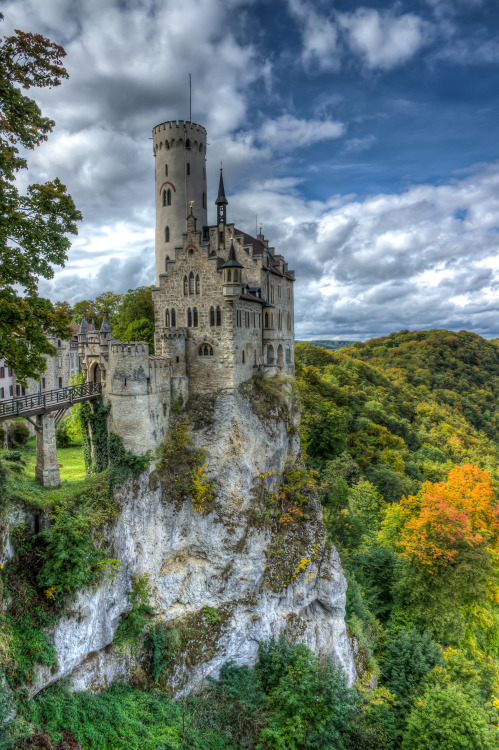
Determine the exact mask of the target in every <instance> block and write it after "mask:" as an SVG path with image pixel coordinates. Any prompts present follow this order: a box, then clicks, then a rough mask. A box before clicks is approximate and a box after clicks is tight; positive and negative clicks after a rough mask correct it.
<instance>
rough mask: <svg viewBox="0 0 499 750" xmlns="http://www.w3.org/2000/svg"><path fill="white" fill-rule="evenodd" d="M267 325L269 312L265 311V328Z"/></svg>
mask: <svg viewBox="0 0 499 750" xmlns="http://www.w3.org/2000/svg"><path fill="white" fill-rule="evenodd" d="M268 327H269V314H268V313H265V328H268Z"/></svg>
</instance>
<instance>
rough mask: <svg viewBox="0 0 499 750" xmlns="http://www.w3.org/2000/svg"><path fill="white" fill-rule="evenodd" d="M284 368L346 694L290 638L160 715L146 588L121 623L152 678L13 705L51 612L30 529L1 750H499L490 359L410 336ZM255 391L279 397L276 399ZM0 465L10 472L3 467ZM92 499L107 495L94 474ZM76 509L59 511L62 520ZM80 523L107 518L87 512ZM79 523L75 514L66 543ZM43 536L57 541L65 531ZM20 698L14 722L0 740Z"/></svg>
mask: <svg viewBox="0 0 499 750" xmlns="http://www.w3.org/2000/svg"><path fill="white" fill-rule="evenodd" d="M118 322H119V321H118ZM296 365H297V372H296V386H294V387H295V388H296V390H297V391H298V394H299V396H300V399H301V402H302V427H301V431H302V435H301V437H302V446H303V450H304V459H305V462H306V463H307V465H308V468H309V469H311V470H313V471H311V472H309V473H307V477H308V479H307V481H309V480H310V483H316V484H317V491H318V497H319V499H320V500H321V502H322V504H323V515H324V519H325V522H326V526H327V531H328V542H327V543H328V544H331V545H335V546H336V548H337V549H338V551H339V553H340V556H341V560H342V564H343V568H344V570H345V573H346V575H347V578H348V583H349V586H348V593H347V623H348V627H349V630H350V634H351V636H352V644H353V646H354V649H355V654H356V663H357V667H358V671H359V675H360V679H359V681H358V683H357V684H356V685H355V686H354V687H353V688H351V689H349V688H347V686H346V684H345V679H344V676H343V674H342V672H341V670H340V669H338V668H335V667H334V666H333V665H332V664H331V663H330V662H326V663H321V662H320V661H319V659H317V657H315V656H314V655H313V654H312V653H311V652H310V651H308V649H307V648H306V647H305V646H304V645H303V644H301V643H300V631H299V628H298V625H299V623H298V624H297V628H298V629H297V631H296V634H295V636H296V637H295V639H294V640H293V639H291V640H286V638H285V637H284V636H283V637H281V638H279V639H278V640H270V641H268V642H262V643H261V645H260V651H259V659H258V663H257V664H256V666H255V667H254V668H253V669H248V668H247V667H241V668H237V667H235V666H234V664H227V665H225V666H224V668H223V669H222V672H221V676H220V681H219V682H217V683H215V682H211V681H207V684H206V686H205V690H204V691H203V692H202V693H201V694H200V695H198V696H191V697H189V698H185V699H182V698H181V699H177V700H174V699H173V698H172V696H171V695H170V694H169V693H168V691H167V690H165V689H164V687H163V686H162V683H161V680H160V679H159V677H158V676H160V674H161V669H162V668H163V667H161V665H162V664H163V666H164V665H165V664H168V661H169V659H171V658H173V657H172V654H174V653H175V652H176V649H178V648H180V646H179V643H180V641H179V642H178V643H177V642H173V641H172V640H171V639H170V640H168V638H169V637H170V636H168V632H169V631H168V630H167V629H165V628H163V629H162V628H159V629H157V628H156V629H155V628H154V627H152V626H151V609H150V607H149V604H148V600H147V590H146V588H144V590H142V589H140V586H139V583H140V582H138V583H137V582H136V588H134V593H133V597H134V598H133V608H132V611H131V613H130V619H129V621H128V620H125V621H123V622H125V623H127V625H126V627H128V628H129V629H130V628H131V630H130V633H131V634H132V635H133V637H134V638H135V639H136V640H137V642H139V641H140V639H143V640H144V639H145V640H144V644H145V649H146V652H147V653H148V654H149V658H150V659H151V664H152V668H151V670H152V671H151V675H149V677H147V678H146V677H145V676H144V675H140V674H138V675H137V679H136V684H134V685H132V686H124V685H113V686H111V688H110V689H109V690H108V691H104V692H102V693H100V694H92V693H90V692H82V693H78V694H70V693H69V692H68V691H67V688H65V687H64V686H62V687H61V685H59V684H57V685H55V686H53V687H49V688H47V689H45V690H43V691H42V693H41V694H40V695H39V696H38V697H37V698H36V699H35V700H32V701H26V700H25V694H24V693H23V688H22V683H21V680H20V679H19V677H18V673H19V664H21V666H23V665H24V667H25V668H26V665H28V667H29V666H30V665H31V663H32V662H36V661H40V660H41V659H40V654H39V653H38V652H39V651H40V649H41V648H42V647H45V645H46V639H45V640H44V636H43V632H42V629H41V625H40V622H41V620H40V622H38V620H36V622H35V620H33V618H32V617H31V615H30V617H31V620H30V619H29V618H28V614H30V613H32V612H38V611H42V610H43V612H45V610H47V607H49V608H50V607H52V606H53V604H52V601H51V600H47V599H46V596H45V598H43V591H44V588H43V586H42V587H40V585H38V583H37V581H38V579H39V578H40V576H41V578H42V579H43V576H44V571H45V570H46V568H47V560H49V561H50V560H51V559H52V558H51V557H50V556H48V557H47V559H45V563H44V564H45V567H40V564H41V563H43V561H44V558H43V554H42V553H43V550H44V549H45V547H44V546H43V545H42V541H43V544H45V545H46V542H47V539H46V538H45V537H47V534H48V532H47V531H45V532H44V531H42V532H41V533H40V534H39V535H38V537H40V539H41V541H40V539H38V537H36V538H33V540H34V541H33V543H34V544H35V547H33V549H32V548H31V547H29V548H28V547H27V548H25V547H22V548H21V550H20V552H19V554H18V557H17V558H16V559H15V560H14V562H13V563H12V562H10V563H8V564H7V565H6V568H5V570H3V571H2V573H1V574H0V582H1V583H2V586H3V590H4V591H5V594H6V596H11V594H10V593H9V592H12V591H13V590H14V589H15V587H16V586H17V587H18V586H19V581H20V580H22V577H21V578H20V569H19V561H20V560H25V559H26V560H31V559H32V558H31V557H30V555H34V554H35V552H36V555H37V556H36V555H35V557H33V559H36V560H37V565H38V567H37V568H36V570H32V571H31V573H32V575H31V573H30V575H31V578H30V582H29V583H30V587H26V586H25V588H24V592H25V596H24V598H23V599H22V614H23V617H24V619H23V620H21V619H19V618H18V619H17V620H15V621H10V620H9V617H10V615H9V611H10V610H9V611H7V612H6V613H5V612H4V615H3V621H2V631H1V633H0V636H1V637H0V665H1V666H2V668H3V671H4V673H5V675H6V681H4V683H3V687H2V688H0V704H1V705H0V711H2V713H3V717H4V721H3V722H2V723H1V725H0V748H2V747H5V748H8V747H10V748H12V747H15V748H16V749H17V750H21V748H22V749H23V750H37V749H38V748H46V749H48V750H63V748H72V749H73V750H120V749H121V748H122V749H123V750H125V748H126V749H127V750H128V748H137V750H138V748H140V749H141V750H143V749H144V750H145V749H146V748H150V749H151V750H187V749H189V750H191V748H192V749H196V748H197V749H198V750H208V749H211V750H223V749H224V750H250V749H251V748H253V749H254V750H258V749H260V750H367V749H372V750H374V749H376V750H377V749H378V748H386V750H436V749H437V748H438V750H492V749H493V748H497V749H499V731H498V723H499V659H498V649H499V508H498V505H497V497H498V494H497V493H498V491H499V470H498V458H499V422H498V418H497V413H496V394H497V392H498V390H499V349H498V348H497V344H496V342H490V341H485V340H484V339H482V338H480V337H479V336H476V335H475V334H471V333H466V332H460V333H457V334H456V333H452V332H448V331H424V332H413V333H409V332H407V331H405V332H401V333H399V334H392V335H391V336H388V337H386V338H382V339H376V340H373V341H368V342H366V343H364V344H360V343H356V344H354V345H352V346H351V347H349V348H344V349H342V350H341V351H327V350H325V349H323V348H320V347H317V346H314V345H312V344H307V343H300V344H298V345H297V347H296ZM257 381H258V383H259V384H260V388H264V386H265V385H266V388H264V390H265V392H267V391H269V393H271V395H272V394H273V398H276V397H277V396H278V393H279V392H280V388H281V386H280V385H279V381H268V380H263V379H262V378H260V379H257ZM276 389H277V390H276ZM267 395H269V394H268V393H267ZM266 403H267V402H266ZM271 404H272V399H271V400H270V401H269V402H268V408H269V409H271V408H272V406H271ZM12 453H13V452H12V451H11V452H10V454H12ZM14 453H15V452H14ZM22 455H23V456H24V459H22V457H21V459H22V460H24V461H27V462H28V465H27V468H26V469H22V468H21V467H20V466H18V467H17V471H16V472H14V473H13V469H12V468H11V469H9V470H8V473H9V474H12V476H11V477H10V480H9V481H10V484H8V487H13V488H15V490H16V492H17V494H18V495H19V493H21V492H22V491H24V490H23V488H25V487H28V484H27V483H28V479H29V477H28V476H25V475H27V473H28V469H29V461H28V456H27V454H26V452H25V453H24V454H22ZM3 457H4V458H6V459H7V460H6V461H5V463H4V464H3V465H4V471H5V470H6V468H7V465H12V459H15V458H16V456H15V455H7V454H5V455H4V456H3ZM22 460H21V463H22ZM300 472H301V473H300ZM300 472H298V473H295V474H296V476H295V475H293V476H294V479H295V481H298V478H299V477H298V474H299V475H300V477H301V474H302V473H303V475H305V473H306V472H304V471H303V470H300ZM314 472H315V473H314ZM14 480H15V481H14ZM89 481H91V482H93V483H94V484H95V482H100V483H103V482H105V474H102V475H98V477H96V478H87V480H85V482H89ZM287 481H288V490H289V486H290V477H289V476H288V480H287ZM99 486H100V485H99ZM102 486H104V484H103V485H102ZM105 486H107V485H105ZM78 487H79V485H75V491H76V492H80V493H81V490H79V489H78ZM297 487H298V485H297ZM297 487H295V488H294V489H295V490H296V489H297ZM298 489H299V487H298ZM96 497H97V496H96ZM106 497H107V495H106ZM72 498H73V496H71V497H70V496H69V495H68V498H66V500H64V499H63V500H61V499H60V498H59V499H58V500H57V503H56V507H55V510H56V511H57V513H59V515H60V513H61V509H62V511H64V509H65V507H66V506H67V504H68V502H69V501H70V500H71V502H72V503H73V499H72ZM92 498H93V495H92ZM99 498H100V495H99ZM99 498H97V499H98V500H99ZM94 501H95V498H94V499H93V500H92V502H94ZM26 502H28V501H27V500H26ZM31 502H32V503H37V502H39V501H38V500H37V498H36V497H35V496H34V497H33V499H32V501H31ZM75 502H76V501H75ZM99 502H100V500H99ZM65 504H66V505H65ZM73 505H74V503H73ZM73 505H70V506H68V507H70V508H73ZM74 507H76V505H74ZM103 507H104V506H103ZM106 507H107V506H106ZM301 507H302V506H301V504H300V502H297V507H296V509H295V511H296V518H293V519H290V517H289V515H286V514H283V516H282V519H281V520H282V522H283V523H291V522H292V523H293V524H295V525H296V528H297V530H299V529H300V528H301V526H300V524H301V522H302V521H301V520H300V519H302V520H303V522H305V521H306V519H307V515H306V514H305V513H304V512H303V507H302V509H301V510H300V508H301ZM92 508H93V509H97V511H98V512H99V513H100V514H102V509H100V508H101V506H100V505H99V504H95V502H94V505H92ZM99 509H100V510H99ZM83 510H84V511H85V513H87V512H88V508H87V506H86V505H85V506H84V508H83ZM92 512H94V510H92ZM98 517H99V518H100V515H99V516H98ZM85 518H87V516H85ZM89 518H90V516H89ZM74 519H75V514H74V510H73V511H72V516H71V522H70V524H68V529H67V530H68V533H69V531H71V533H72V531H73V526H74ZM280 522H281V521H280ZM52 528H53V535H55V534H56V533H59V531H63V532H64V534H66V527H64V528H62V529H60V528H59V526H57V524H53V526H52ZM58 529H59V531H58ZM81 529H82V531H83V532H84V533H83V535H81V538H79V544H80V546H78V547H76V546H75V545H73V552H75V551H76V552H75V554H73V557H72V562H71V564H72V565H73V567H74V568H75V569H77V570H78V571H80V567H81V565H86V562H85V560H86V559H87V558H85V554H88V543H87V537H86V529H87V526H82V527H81ZM35 536H36V535H35ZM47 538H48V537H47ZM61 538H65V537H61ZM37 540H38V541H37ZM48 541H49V542H50V539H48ZM17 544H18V542H17ZM36 545H38V546H36ZM66 548H67V545H66V544H60V543H59V546H57V550H59V549H60V550H62V551H63V552H64V551H65V550H66ZM80 550H83V553H85V554H82V553H81V551H80ZM283 551H284V550H283V549H276V555H279V554H282V553H283ZM16 560H17V562H16ZM305 562H307V561H305ZM80 563H81V565H80ZM16 565H17V567H16ZM75 566H76V567H75ZM87 567H88V566H87ZM82 570H83V568H82ZM298 570H299V568H298ZM83 572H84V573H85V575H87V574H88V570H87V568H85V570H83ZM35 573H36V576H37V578H36V580H35ZM57 575H58V576H60V571H59V573H58V574H57ZM31 579H32V580H31ZM43 580H45V579H43ZM49 591H50V589H49ZM28 594H29V596H28ZM45 594H46V592H45ZM37 597H38V598H37ZM26 613H27V614H26ZM49 614H50V612H49ZM219 618H220V616H219V615H218V613H217V611H216V610H215V609H213V608H210V607H205V608H204V609H203V624H202V626H203V628H204V629H205V630H206V631H209V630H210V628H216V627H217V623H218V620H219ZM298 620H299V618H298ZM9 627H10V630H9ZM120 627H121V629H122V631H123V633H124V632H125V631H124V630H123V628H124V627H125V626H124V625H121V626H120ZM120 633H121V631H119V632H118V635H120ZM16 634H17V635H16ZM125 635H126V633H125ZM128 635H129V634H128ZM120 637H121V636H120ZM354 637H355V640H354ZM16 638H17V640H16ZM126 642H127V641H126V639H125V641H124V643H126ZM21 643H23V644H24V650H23V647H21V645H20V644H21ZM26 646H29V649H28V650H27V649H26ZM14 647H15V648H14ZM36 648H38V651H36ZM16 649H17V651H16ZM20 654H24V657H23V658H24V661H23V660H22V659H21V657H20ZM45 656H47V655H45ZM48 656H49V657H50V656H51V654H50V653H49V654H48ZM14 657H15V658H14ZM35 657H36V658H35ZM16 659H17V661H16ZM30 659H31V661H30ZM44 663H46V664H50V663H51V662H50V659H48V660H47V659H46V660H45V662H44ZM14 668H16V669H17V672H16V671H15V669H14ZM7 684H8V686H10V687H6V686H7ZM14 700H17V703H18V714H17V718H16V719H15V721H11V722H10V723H9V721H7V720H6V719H7V717H9V716H10V717H12V716H13V714H12V708H13V702H14ZM2 743H3V744H2Z"/></svg>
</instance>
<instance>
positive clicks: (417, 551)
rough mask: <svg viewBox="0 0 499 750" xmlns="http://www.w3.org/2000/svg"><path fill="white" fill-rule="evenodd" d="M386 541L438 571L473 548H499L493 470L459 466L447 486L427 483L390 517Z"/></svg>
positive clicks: (404, 501)
mask: <svg viewBox="0 0 499 750" xmlns="http://www.w3.org/2000/svg"><path fill="white" fill-rule="evenodd" d="M382 538H383V539H384V540H385V541H387V542H391V545H390V546H393V547H394V548H395V550H396V551H397V552H398V553H399V554H400V555H401V557H403V558H404V559H406V560H410V561H411V562H414V563H415V564H416V565H421V566H424V567H425V568H427V569H428V570H430V571H432V572H436V570H437V569H438V568H439V566H441V565H449V564H452V563H454V562H456V560H457V559H458V556H459V553H460V552H461V551H463V550H466V549H469V548H475V547H479V546H486V547H490V548H495V547H497V541H498V538H499V509H498V507H497V501H496V498H495V495H494V490H493V487H492V482H491V479H490V476H489V474H488V472H487V471H483V470H482V469H479V468H478V467H477V466H471V464H466V465H465V466H454V468H453V469H451V471H450V472H449V476H448V478H447V481H446V482H435V483H432V482H425V483H424V484H423V486H422V487H421V489H420V491H419V492H418V494H417V495H415V496H412V495H409V496H408V497H404V498H402V500H401V502H400V503H399V504H398V505H396V506H392V507H391V508H390V509H389V510H388V512H387V515H386V519H385V522H384V528H383V531H382Z"/></svg>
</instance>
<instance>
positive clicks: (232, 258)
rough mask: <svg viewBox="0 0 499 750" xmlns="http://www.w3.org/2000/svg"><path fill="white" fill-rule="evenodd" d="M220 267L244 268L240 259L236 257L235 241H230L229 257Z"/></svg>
mask: <svg viewBox="0 0 499 750" xmlns="http://www.w3.org/2000/svg"><path fill="white" fill-rule="evenodd" d="M220 268H244V266H242V265H241V264H240V263H239V261H238V260H237V259H236V251H235V250H234V243H233V242H231V243H230V250H229V257H228V259H227V260H226V261H225V263H224V264H223V266H220Z"/></svg>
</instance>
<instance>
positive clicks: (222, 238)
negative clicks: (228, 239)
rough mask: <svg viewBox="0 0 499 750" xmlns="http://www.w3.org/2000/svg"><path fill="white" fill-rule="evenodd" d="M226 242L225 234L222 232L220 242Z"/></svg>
mask: <svg viewBox="0 0 499 750" xmlns="http://www.w3.org/2000/svg"><path fill="white" fill-rule="evenodd" d="M223 241H224V233H223V232H220V242H221V243H223Z"/></svg>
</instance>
